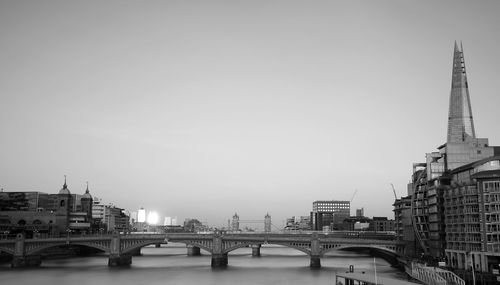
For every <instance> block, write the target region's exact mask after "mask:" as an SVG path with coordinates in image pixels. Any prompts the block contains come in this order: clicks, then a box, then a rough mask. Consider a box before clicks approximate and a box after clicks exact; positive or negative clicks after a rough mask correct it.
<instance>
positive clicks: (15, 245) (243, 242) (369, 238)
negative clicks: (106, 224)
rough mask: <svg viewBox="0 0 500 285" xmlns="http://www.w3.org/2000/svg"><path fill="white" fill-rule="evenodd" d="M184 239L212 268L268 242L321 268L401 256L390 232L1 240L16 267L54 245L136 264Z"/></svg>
mask: <svg viewBox="0 0 500 285" xmlns="http://www.w3.org/2000/svg"><path fill="white" fill-rule="evenodd" d="M168 242H174V243H184V244H186V246H187V254H188V255H191V256H194V255H200V249H203V250H205V251H207V252H209V253H210V254H211V255H212V262H211V265H212V267H223V266H226V265H227V264H228V253H229V252H231V251H233V250H235V249H238V248H243V247H251V248H252V255H253V256H260V248H261V245H262V244H276V245H282V246H286V247H290V248H294V249H296V250H299V251H302V252H304V253H305V254H307V255H308V256H309V257H310V267H312V268H320V267H321V261H320V258H321V257H322V256H323V255H324V254H325V253H327V252H329V251H332V250H339V249H349V248H367V249H370V250H371V251H376V252H378V253H379V254H381V255H382V257H384V258H386V259H393V260H396V258H397V254H396V242H395V241H394V235H392V234H387V233H359V232H331V233H318V232H312V233H290V234H287V233H225V232H214V233H206V234H203V233H202V234H196V233H167V234H113V235H100V236H78V237H75V236H67V237H65V238H38V239H37V238H35V239H25V237H24V236H23V235H22V234H18V235H17V237H16V239H11V240H0V251H3V252H6V253H8V254H11V255H12V256H13V259H12V267H26V266H38V265H40V264H41V258H40V253H41V252H42V251H44V250H46V249H48V248H52V247H57V246H64V245H78V246H86V247H90V248H96V249H99V250H102V251H104V252H105V253H107V254H109V259H108V265H109V266H123V265H130V264H131V263H132V256H133V255H134V254H135V253H137V252H139V251H140V249H141V248H142V247H144V246H147V245H152V244H161V243H168Z"/></svg>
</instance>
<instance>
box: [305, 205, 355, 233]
mask: <svg viewBox="0 0 500 285" xmlns="http://www.w3.org/2000/svg"><path fill="white" fill-rule="evenodd" d="M350 213H351V203H350V202H349V201H336V200H332V201H314V202H313V210H312V212H311V223H312V230H315V231H321V230H325V229H328V230H329V229H339V228H341V227H342V223H343V221H344V219H346V218H348V217H349V216H350Z"/></svg>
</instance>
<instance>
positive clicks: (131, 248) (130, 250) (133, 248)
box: [121, 240, 158, 254]
mask: <svg viewBox="0 0 500 285" xmlns="http://www.w3.org/2000/svg"><path fill="white" fill-rule="evenodd" d="M122 242H123V240H122ZM153 244H158V241H144V242H139V243H134V244H132V245H125V246H124V247H123V248H122V252H121V253H122V254H130V253H133V252H134V251H136V250H137V249H140V248H143V247H145V246H148V245H153Z"/></svg>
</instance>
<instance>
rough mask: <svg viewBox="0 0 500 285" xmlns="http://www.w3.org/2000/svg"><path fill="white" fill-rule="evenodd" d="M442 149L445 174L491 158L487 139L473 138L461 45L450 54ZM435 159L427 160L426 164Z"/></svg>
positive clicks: (491, 154) (490, 149)
mask: <svg viewBox="0 0 500 285" xmlns="http://www.w3.org/2000/svg"><path fill="white" fill-rule="evenodd" d="M445 146H446V147H445V148H444V149H441V151H440V152H441V154H445V156H444V157H445V161H444V163H445V165H444V167H442V170H444V171H446V170H452V169H455V168H457V167H460V166H462V165H465V164H468V163H471V162H474V161H477V160H480V159H483V158H486V157H490V156H493V155H494V150H493V148H491V147H489V146H488V139H486V138H476V131H475V130H474V120H473V118H472V107H471V103H470V96H469V84H468V83H467V73H466V71H465V61H464V53H463V47H462V45H461V44H460V48H459V47H458V45H457V43H456V42H455V50H454V53H453V68H452V78H451V92H450V108H449V110H448V133H447V140H446V145H445ZM443 151H444V153H443ZM438 157H439V156H436V157H435V158H434V157H428V158H427V160H428V163H429V162H430V161H431V160H436V158H438ZM442 170H439V171H442ZM432 172H433V171H432ZM430 177H432V176H430Z"/></svg>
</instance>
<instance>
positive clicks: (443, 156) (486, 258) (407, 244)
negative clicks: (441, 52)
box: [394, 43, 500, 275]
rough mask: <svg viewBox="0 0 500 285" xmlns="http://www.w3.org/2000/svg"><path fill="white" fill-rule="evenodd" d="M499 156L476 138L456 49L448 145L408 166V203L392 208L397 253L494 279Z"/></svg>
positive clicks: (498, 252) (498, 247) (499, 241)
mask: <svg viewBox="0 0 500 285" xmlns="http://www.w3.org/2000/svg"><path fill="white" fill-rule="evenodd" d="M499 155H500V148H499V147H494V146H490V145H489V142H488V139H486V138H477V137H476V133H475V128H474V121H473V116H472V107H471V101H470V96H469V90H468V83H467V74H466V70H465V62H464V55H463V51H462V48H459V47H458V45H457V44H456V43H455V47H454V55H453V68H452V84H451V92H450V104H449V113H448V128H447V140H446V143H445V144H443V145H441V146H439V147H438V151H436V152H432V153H427V154H426V156H425V157H426V161H425V162H421V163H414V164H413V173H412V177H411V182H410V183H409V185H408V197H404V198H401V199H397V200H396V201H395V203H394V215H395V221H396V222H395V231H396V234H397V239H398V241H400V242H401V243H400V245H402V246H400V247H398V251H400V252H403V253H405V254H406V255H410V256H418V257H424V258H425V259H427V260H431V261H446V264H447V266H450V267H451V268H453V269H464V270H468V269H470V268H474V270H476V271H479V272H483V273H491V274H497V275H498V272H499V268H498V266H499V264H500V260H499V256H500V234H499V233H500V232H499V230H500V228H499V227H500V221H499V217H500V192H499V191H500V190H498V189H499V184H500V157H499ZM408 216H409V217H410V219H408ZM411 228H412V229H413V233H414V238H415V239H414V242H413V243H412V239H411ZM412 244H413V245H414V246H412Z"/></svg>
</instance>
